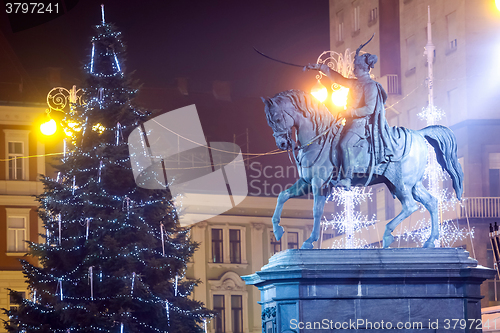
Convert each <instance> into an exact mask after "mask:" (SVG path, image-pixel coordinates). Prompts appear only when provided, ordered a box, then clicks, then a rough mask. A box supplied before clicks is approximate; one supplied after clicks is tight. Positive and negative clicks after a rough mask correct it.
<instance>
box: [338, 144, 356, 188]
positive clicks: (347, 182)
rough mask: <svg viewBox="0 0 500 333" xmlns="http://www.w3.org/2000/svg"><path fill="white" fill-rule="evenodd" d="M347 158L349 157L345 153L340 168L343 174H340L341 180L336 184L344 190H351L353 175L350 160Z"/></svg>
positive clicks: (347, 153)
mask: <svg viewBox="0 0 500 333" xmlns="http://www.w3.org/2000/svg"><path fill="white" fill-rule="evenodd" d="M349 157H350V156H349V151H346V152H345V153H344V154H343V156H342V166H343V169H344V170H343V172H341V173H340V176H341V177H342V178H341V179H340V180H339V182H338V183H337V186H339V187H343V188H345V189H346V190H350V189H351V182H352V175H353V170H352V166H351V160H350V158H349Z"/></svg>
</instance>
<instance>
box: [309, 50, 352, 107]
mask: <svg viewBox="0 0 500 333" xmlns="http://www.w3.org/2000/svg"><path fill="white" fill-rule="evenodd" d="M354 54H355V53H354V52H351V50H350V49H346V50H345V53H344V54H342V53H338V52H335V51H325V52H323V53H321V54H320V55H319V57H318V60H317V61H316V63H317V64H325V65H327V66H328V67H330V68H331V69H333V70H335V71H337V72H338V73H340V74H342V76H344V77H353V69H354V65H353V55H354ZM323 76H325V74H324V73H322V72H321V71H320V72H318V74H317V75H316V79H317V80H318V83H316V85H314V87H313V88H312V89H311V94H312V95H313V96H314V97H316V98H317V99H318V100H319V101H320V102H324V101H325V100H326V98H327V97H328V91H327V89H326V87H325V86H324V85H323V84H322V83H321V79H322V78H323ZM331 90H332V95H331V100H332V103H333V104H334V105H335V106H338V107H342V108H344V109H345V108H346V105H347V95H348V94H349V88H346V87H343V86H341V85H339V84H337V83H333V84H332V85H331Z"/></svg>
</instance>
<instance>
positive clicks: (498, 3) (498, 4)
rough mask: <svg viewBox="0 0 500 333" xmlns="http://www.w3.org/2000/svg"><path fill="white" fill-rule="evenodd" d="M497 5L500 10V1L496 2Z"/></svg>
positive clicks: (496, 0)
mask: <svg viewBox="0 0 500 333" xmlns="http://www.w3.org/2000/svg"><path fill="white" fill-rule="evenodd" d="M495 5H497V9H498V10H500V0H495Z"/></svg>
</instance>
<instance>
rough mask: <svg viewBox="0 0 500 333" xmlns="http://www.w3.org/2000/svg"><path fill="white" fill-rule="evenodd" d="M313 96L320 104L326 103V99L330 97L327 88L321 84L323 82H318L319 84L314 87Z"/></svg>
mask: <svg viewBox="0 0 500 333" xmlns="http://www.w3.org/2000/svg"><path fill="white" fill-rule="evenodd" d="M311 94H312V95H313V96H314V97H316V98H317V99H318V100H319V101H320V102H322V103H323V102H324V101H325V100H326V98H327V97H328V91H327V90H326V87H325V86H324V85H322V84H321V82H320V81H319V80H318V82H317V83H316V84H315V85H314V87H312V88H311Z"/></svg>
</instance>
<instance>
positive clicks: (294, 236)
mask: <svg viewBox="0 0 500 333" xmlns="http://www.w3.org/2000/svg"><path fill="white" fill-rule="evenodd" d="M287 239H288V248H289V249H298V248H299V233H298V232H288V237H287Z"/></svg>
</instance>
